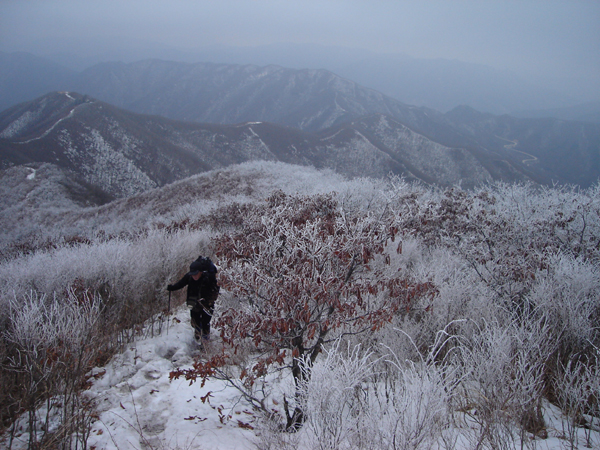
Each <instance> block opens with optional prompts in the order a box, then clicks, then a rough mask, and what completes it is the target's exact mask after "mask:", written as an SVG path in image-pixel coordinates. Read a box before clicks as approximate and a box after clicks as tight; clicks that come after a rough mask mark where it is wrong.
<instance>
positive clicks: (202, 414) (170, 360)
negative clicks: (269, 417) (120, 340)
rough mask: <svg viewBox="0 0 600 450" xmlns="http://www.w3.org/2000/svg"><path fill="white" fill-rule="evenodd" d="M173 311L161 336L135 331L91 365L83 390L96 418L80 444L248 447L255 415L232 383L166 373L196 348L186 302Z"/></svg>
mask: <svg viewBox="0 0 600 450" xmlns="http://www.w3.org/2000/svg"><path fill="white" fill-rule="evenodd" d="M174 317H175V319H174V320H172V322H171V325H170V328H169V331H168V334H167V332H166V330H165V331H164V332H163V334H162V335H161V336H157V337H154V338H147V339H140V340H138V341H136V342H135V343H132V344H130V345H128V346H127V349H126V350H125V351H124V352H123V353H121V354H118V355H115V357H114V358H113V359H112V360H111V361H110V363H109V364H108V365H107V366H105V367H103V368H97V369H95V370H94V372H95V374H96V377H97V378H96V379H95V380H94V382H93V385H92V387H91V388H90V389H89V391H87V395H89V396H90V397H91V398H93V399H94V400H95V401H96V403H97V409H98V413H99V420H97V421H96V422H95V423H94V424H93V427H92V433H91V437H90V439H89V441H88V448H94V447H95V448H96V449H98V450H100V449H106V450H111V449H121V450H123V449H129V448H149V447H153V448H184V449H189V450H193V449H253V448H256V447H255V446H254V445H253V444H252V440H253V439H256V437H255V435H254V433H253V431H252V429H251V427H252V424H253V423H254V421H255V418H254V416H253V414H252V410H251V408H250V407H249V406H248V405H247V404H245V403H244V402H240V401H238V397H239V395H238V393H237V391H235V390H233V389H231V388H227V387H226V386H225V384H224V383H222V382H220V381H215V380H210V381H208V382H207V383H206V385H205V386H204V387H203V388H201V387H200V383H199V382H198V383H195V384H192V385H190V384H189V382H188V381H186V380H184V379H179V380H173V381H172V382H171V381H169V373H170V372H171V371H172V370H174V369H175V368H178V367H181V368H185V367H189V366H191V364H192V362H193V356H194V354H196V353H197V352H198V348H197V345H196V344H195V343H194V342H193V337H192V328H191V326H190V324H189V312H188V310H187V309H185V308H181V309H179V310H177V311H176V314H175V316H174ZM212 345H217V344H216V343H213V344H212ZM209 392H210V393H211V394H210V397H209V398H208V399H206V400H205V401H204V402H203V401H202V397H205V396H206V395H207V394H208V393H209ZM219 409H221V412H219ZM220 416H221V417H222V418H223V423H222V422H221V420H220ZM227 416H231V418H230V419H228V420H227Z"/></svg>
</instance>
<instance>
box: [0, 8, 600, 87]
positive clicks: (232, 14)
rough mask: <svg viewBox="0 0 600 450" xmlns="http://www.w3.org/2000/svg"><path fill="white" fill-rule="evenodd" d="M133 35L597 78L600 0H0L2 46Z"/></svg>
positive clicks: (34, 48)
mask: <svg viewBox="0 0 600 450" xmlns="http://www.w3.org/2000/svg"><path fill="white" fill-rule="evenodd" d="M133 40H135V41H136V42H137V43H138V44H139V43H140V42H150V43H155V44H161V45H164V46H171V47H176V48H181V49H193V48H196V47H202V46H207V45H212V44H226V45H236V46H237V45H239V46H256V45H262V44H271V43H288V42H292V43H319V44H325V45H335V46H344V47H352V48H363V49H369V50H373V51H376V52H398V53H404V54H407V55H409V56H413V57H422V58H448V59H459V60H462V61H467V62H477V63H482V64H486V65H491V66H493V67H496V68H501V69H510V70H513V71H515V72H517V73H521V74H526V73H535V72H536V71H556V72H557V73H559V72H560V73H572V74H574V75H575V76H582V75H585V74H587V76H588V77H589V76H594V77H598V76H599V75H598V74H600V1H598V0H411V1H405V0H168V1H158V0H0V50H2V51H16V50H20V51H29V52H32V53H35V54H50V53H52V52H58V51H61V50H63V48H64V49H67V48H69V49H71V48H74V47H73V46H74V44H73V43H74V42H76V43H78V46H79V47H78V49H77V51H79V52H87V51H89V52H96V51H97V50H98V45H99V44H98V43H99V42H101V43H104V44H106V45H108V46H111V45H116V44H118V43H122V44H125V43H127V42H130V41H133ZM94 42H95V43H96V44H95V46H94V45H92V43H94ZM86 46H89V48H86ZM590 74H592V75H590Z"/></svg>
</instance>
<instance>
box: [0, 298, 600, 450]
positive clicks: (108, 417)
mask: <svg viewBox="0 0 600 450" xmlns="http://www.w3.org/2000/svg"><path fill="white" fill-rule="evenodd" d="M217 339H218V338H217ZM209 345H212V346H214V347H216V346H218V342H216V341H213V342H211V343H209ZM200 352H201V351H200V349H199V347H198V345H197V344H196V343H195V342H194V340H193V333H192V328H191V326H190V323H189V312H188V310H187V309H186V308H185V307H184V306H182V307H181V308H179V309H178V310H177V311H175V314H174V317H173V319H172V321H171V323H170V326H169V329H168V333H167V330H166V329H165V330H164V331H163V333H162V335H159V336H156V337H149V338H144V339H138V340H136V342H134V343H132V344H129V345H128V346H127V348H126V350H125V351H124V352H123V353H120V354H117V355H115V356H114V357H113V358H112V360H111V361H110V362H109V363H108V364H107V365H106V366H105V367H102V368H96V369H94V371H93V374H94V375H95V378H93V384H92V386H91V388H90V389H89V390H88V391H87V395H89V396H90V397H91V398H93V399H94V400H95V401H96V404H97V409H98V416H99V419H98V420H97V421H96V422H95V423H93V426H92V432H91V435H90V438H89V440H88V448H89V449H94V450H125V449H144V450H150V449H152V450H204V449H215V450H225V449H227V450H232V449H233V450H238V449H240V450H245V449H254V450H256V449H257V448H261V447H264V446H262V445H260V444H259V443H260V442H261V441H262V439H261V437H260V434H259V432H260V431H259V429H258V428H257V426H258V419H257V417H256V416H255V415H254V414H253V412H252V409H251V407H250V406H249V405H248V404H247V403H245V402H244V401H242V400H240V398H239V397H240V396H239V393H238V391H236V390H235V389H232V388H230V387H227V386H226V385H225V384H224V383H222V382H220V381H215V380H209V381H208V382H207V383H206V385H205V386H204V387H201V384H200V382H197V383H195V384H192V385H190V384H189V382H187V381H185V380H184V379H179V380H173V381H169V373H170V372H171V371H172V370H174V369H176V368H187V367H190V366H191V364H192V362H193V358H194V357H195V356H197V355H200V354H201V353H200ZM209 393H210V395H208V396H207V394H209ZM203 399H204V400H203ZM42 414H43V413H42ZM544 415H545V419H546V423H547V425H548V428H547V429H548V438H547V439H539V438H538V439H535V440H534V441H532V440H530V439H529V438H528V442H527V445H526V446H525V447H524V448H534V449H540V450H558V449H567V448H571V447H570V443H569V441H568V440H567V439H565V436H564V434H565V433H564V429H563V422H562V420H561V415H560V411H559V410H558V409H557V408H555V407H553V406H551V405H546V408H545V414H544ZM463 419H465V418H463ZM22 421H23V422H25V421H26V417H23V419H22ZM458 422H459V423H460V422H462V423H463V425H462V427H461V429H456V430H454V432H453V433H451V434H453V435H454V436H455V437H456V444H455V448H454V450H467V449H471V448H473V440H472V438H471V439H469V438H468V436H469V435H471V436H473V434H471V433H470V431H473V428H472V427H473V426H474V424H473V423H472V421H470V420H464V421H460V420H459V421H458ZM21 429H22V430H25V427H24V426H23V428H21ZM310 433H311V432H310V430H309V427H308V426H306V427H304V428H303V429H302V430H301V431H300V432H299V433H297V435H296V436H295V438H294V439H293V440H294V441H295V442H296V445H295V447H296V448H299V449H303V450H304V449H306V450H309V449H312V448H314V444H315V441H314V436H311V435H310ZM267 434H268V433H267ZM578 438H579V439H578V445H576V446H575V448H579V449H584V448H599V447H598V446H600V433H599V432H597V431H594V432H592V446H591V447H587V446H586V445H585V438H584V432H583V430H582V429H579V430H578ZM4 444H6V442H5V443H4ZM257 444H259V445H257ZM311 444H312V445H311ZM514 444H515V446H516V447H515V448H519V447H520V444H519V443H518V442H515V443H514ZM0 447H2V442H0ZM12 448H13V449H21V448H27V433H26V432H23V433H22V434H21V435H20V436H18V437H17V439H16V441H15V442H13V445H12ZM269 448H272V446H269ZM286 448H292V447H287V446H286Z"/></svg>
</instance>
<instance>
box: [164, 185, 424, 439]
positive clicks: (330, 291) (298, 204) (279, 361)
mask: <svg viewBox="0 0 600 450" xmlns="http://www.w3.org/2000/svg"><path fill="white" fill-rule="evenodd" d="M393 234H394V233H393V230H390V228H389V227H386V225H385V220H383V218H382V217H376V216H373V215H370V214H362V215H358V214H349V213H348V212H346V211H344V210H343V209H342V208H340V206H339V205H338V203H337V202H336V200H335V199H334V198H333V197H332V196H315V197H304V198H302V197H300V198H299V197H289V196H286V195H285V194H283V193H276V194H274V195H273V196H271V197H270V198H269V204H268V205H267V206H265V207H263V208H259V209H257V210H255V211H254V213H253V214H251V215H250V217H248V221H247V222H246V226H245V228H244V230H243V231H242V232H240V233H238V234H235V235H232V236H224V237H222V238H220V240H219V241H218V243H217V248H218V257H219V262H220V264H221V266H222V272H221V283H222V285H223V286H224V287H225V288H226V289H227V290H228V291H230V292H231V293H233V294H234V295H235V296H236V297H237V298H238V299H239V300H240V304H239V306H238V307H236V308H231V309H229V310H227V311H224V312H223V313H222V315H221V316H220V317H219V318H218V320H217V321H216V326H217V327H218V328H220V329H221V337H222V339H223V341H224V342H225V343H226V344H227V346H228V349H227V350H225V351H224V353H223V354H220V355H217V356H215V357H213V358H212V359H210V360H209V361H208V362H204V363H197V364H196V365H195V367H194V369H192V370H189V371H178V372H175V373H174V374H173V376H186V377H187V378H188V379H192V380H195V379H196V378H198V377H207V376H220V377H224V378H226V379H228V380H229V381H230V382H232V383H234V384H235V385H237V386H238V387H239V389H240V390H242V391H243V392H244V393H245V395H246V397H247V398H248V399H249V400H251V401H252V402H253V403H255V404H256V405H257V406H259V407H260V408H262V409H264V410H266V409H267V408H266V405H265V404H264V401H263V399H261V398H259V397H257V396H255V394H254V393H253V392H254V391H253V389H254V388H255V385H256V383H257V382H259V381H260V382H262V381H263V380H264V379H265V378H266V377H267V376H268V375H269V374H271V373H273V372H277V371H281V370H282V369H286V368H288V369H290V370H291V373H292V375H293V379H294V384H295V386H296V388H298V387H299V386H300V385H301V384H302V383H305V382H306V381H307V379H308V378H309V377H310V370H307V367H308V368H310V367H311V366H312V364H313V363H314V362H315V360H316V358H317V357H318V355H319V354H320V353H321V351H322V350H323V348H324V346H325V345H327V344H328V343H329V342H331V341H333V340H335V339H337V338H339V337H340V336H343V335H345V334H357V333H363V332H369V331H375V330H377V329H378V328H380V327H381V326H383V325H384V324H386V323H387V322H389V321H390V320H391V318H392V316H393V314H394V312H395V311H396V310H397V309H398V308H400V307H405V306H406V305H408V304H410V302H412V301H413V300H414V299H415V298H416V297H419V296H422V295H429V294H430V293H431V291H432V286H431V285H429V284H414V283H411V281H410V280H408V279H402V278H391V277H387V276H382V273H378V272H376V271H375V270H374V269H373V267H375V262H376V260H377V259H380V260H381V261H380V262H381V263H383V264H384V263H385V261H386V257H385V255H384V249H385V246H386V243H388V240H390V239H392V238H393ZM249 342H251V343H252V346H251V347H250V349H252V351H253V352H254V353H255V354H256V357H255V358H252V359H246V360H244V361H242V363H241V364H240V368H239V373H235V374H233V373H232V372H230V371H228V370H230V369H229V368H227V364H229V363H231V362H232V361H233V360H234V355H239V354H241V353H243V352H244V351H246V352H247V351H248V347H243V346H244V345H246V344H247V343H249ZM237 359H238V360H239V359H240V358H239V356H238V357H237ZM303 368H304V369H303ZM297 395H298V390H296V396H297ZM296 400H298V401H297V402H296V404H297V406H296V407H295V408H294V410H293V412H290V409H289V407H288V402H287V399H284V407H285V411H286V419H287V423H286V428H287V429H296V428H297V427H298V426H299V425H300V423H302V421H303V411H302V408H301V406H300V405H301V403H302V402H301V401H299V399H297V398H296Z"/></svg>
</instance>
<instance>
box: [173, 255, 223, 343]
mask: <svg viewBox="0 0 600 450" xmlns="http://www.w3.org/2000/svg"><path fill="white" fill-rule="evenodd" d="M216 274H217V268H216V267H215V265H214V264H213V262H212V261H211V260H210V258H203V257H202V256H200V257H199V258H198V259H197V260H196V261H194V262H193V263H192V264H190V271H189V272H188V273H186V274H185V275H184V276H183V278H182V279H181V280H179V281H178V282H177V283H175V284H169V285H168V286H167V291H177V290H179V289H181V288H183V287H184V286H187V300H186V304H187V306H188V308H189V309H190V315H191V321H192V327H193V328H194V338H195V339H196V340H197V341H201V340H205V341H208V340H210V319H211V318H212V315H213V311H214V309H215V301H216V300H217V297H218V296H219V289H220V288H219V285H218V284H217V278H216Z"/></svg>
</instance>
